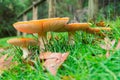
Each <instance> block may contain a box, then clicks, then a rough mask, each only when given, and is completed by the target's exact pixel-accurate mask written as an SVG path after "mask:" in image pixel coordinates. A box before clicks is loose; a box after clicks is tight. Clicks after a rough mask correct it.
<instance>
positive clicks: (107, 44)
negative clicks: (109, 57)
mask: <svg viewBox="0 0 120 80" xmlns="http://www.w3.org/2000/svg"><path fill="white" fill-rule="evenodd" d="M114 44H115V40H112V41H111V40H110V39H109V38H104V44H100V47H101V48H103V49H105V50H111V49H112V48H113V46H114Z"/></svg>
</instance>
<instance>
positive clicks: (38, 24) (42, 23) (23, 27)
mask: <svg viewBox="0 0 120 80" xmlns="http://www.w3.org/2000/svg"><path fill="white" fill-rule="evenodd" d="M68 20H69V18H68V17H64V18H48V19H40V20H31V21H23V22H16V23H14V24H13V26H14V27H15V29H17V30H18V31H21V32H25V33H38V40H39V43H40V44H39V46H40V50H41V51H42V52H43V51H44V49H45V45H44V44H46V43H47V37H46V34H47V32H49V31H55V30H58V29H60V28H63V27H64V25H65V24H67V22H68Z"/></svg>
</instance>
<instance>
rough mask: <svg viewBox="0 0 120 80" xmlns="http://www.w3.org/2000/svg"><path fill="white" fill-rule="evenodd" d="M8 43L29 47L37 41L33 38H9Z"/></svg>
mask: <svg viewBox="0 0 120 80" xmlns="http://www.w3.org/2000/svg"><path fill="white" fill-rule="evenodd" d="M7 43H9V44H12V45H14V46H21V47H27V46H29V45H36V44H37V42H36V41H35V40H34V39H32V38H13V39H9V40H8V41H7Z"/></svg>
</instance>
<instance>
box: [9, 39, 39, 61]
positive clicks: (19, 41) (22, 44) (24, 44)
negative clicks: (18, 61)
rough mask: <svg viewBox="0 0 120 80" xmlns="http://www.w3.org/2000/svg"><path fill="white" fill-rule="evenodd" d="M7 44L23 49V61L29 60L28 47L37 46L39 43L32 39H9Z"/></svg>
mask: <svg viewBox="0 0 120 80" xmlns="http://www.w3.org/2000/svg"><path fill="white" fill-rule="evenodd" d="M7 43H9V44H12V45H14V46H19V47H21V49H22V51H23V56H22V57H23V59H25V58H27V57H28V55H29V54H30V52H29V51H28V49H27V47H28V46H29V45H36V44H37V42H36V41H35V40H34V39H32V38H13V39H9V40H8V41H7Z"/></svg>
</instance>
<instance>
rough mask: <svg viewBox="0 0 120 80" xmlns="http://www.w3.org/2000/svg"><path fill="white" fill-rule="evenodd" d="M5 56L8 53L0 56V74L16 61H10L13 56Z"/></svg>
mask: <svg viewBox="0 0 120 80" xmlns="http://www.w3.org/2000/svg"><path fill="white" fill-rule="evenodd" d="M7 56H8V54H5V55H3V56H2V57H0V74H1V73H2V72H3V71H4V70H7V69H9V68H10V67H11V65H12V64H13V63H16V62H12V59H13V56H10V57H8V58H7Z"/></svg>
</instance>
